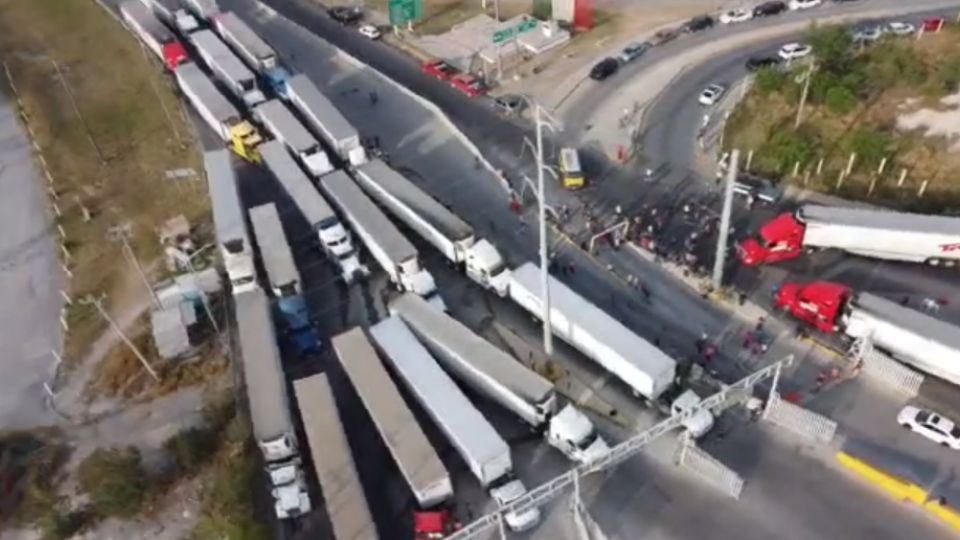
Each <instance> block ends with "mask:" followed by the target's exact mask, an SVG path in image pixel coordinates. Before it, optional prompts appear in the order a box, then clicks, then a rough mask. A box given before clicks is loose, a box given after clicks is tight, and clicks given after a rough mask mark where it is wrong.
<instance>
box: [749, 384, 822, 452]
mask: <svg viewBox="0 0 960 540" xmlns="http://www.w3.org/2000/svg"><path fill="white" fill-rule="evenodd" d="M763 419H764V420H766V421H768V422H770V423H773V424H776V425H778V426H780V427H783V428H785V429H787V430H789V431H792V432H794V433H795V434H797V435H799V436H801V437H803V438H805V439H810V440H811V441H813V442H816V443H820V444H827V443H829V442H830V441H831V440H833V436H834V434H836V432H837V423H836V422H834V421H833V420H830V419H829V418H827V417H826V416H823V415H821V414H817V413H815V412H813V411H809V410H807V409H804V408H803V407H800V406H799V405H794V404H793V403H790V402H789V401H785V400H784V399H783V398H781V397H780V395H779V394H776V393H774V394H773V396H772V397H771V398H770V403H769V404H768V405H767V408H766V410H765V411H764V413H763Z"/></svg>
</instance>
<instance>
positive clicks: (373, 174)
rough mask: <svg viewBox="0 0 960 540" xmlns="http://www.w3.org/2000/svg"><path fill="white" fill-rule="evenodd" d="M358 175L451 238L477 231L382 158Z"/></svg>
mask: <svg viewBox="0 0 960 540" xmlns="http://www.w3.org/2000/svg"><path fill="white" fill-rule="evenodd" d="M357 174H358V175H363V176H364V177H366V178H367V179H369V180H370V181H371V182H373V183H375V184H377V185H378V186H380V187H381V188H383V190H384V191H386V192H387V193H389V194H390V195H393V196H394V197H396V198H397V199H399V200H400V201H401V202H402V203H403V204H404V205H406V206H408V207H410V209H412V210H413V211H414V212H416V213H417V215H419V216H421V217H423V218H424V219H426V220H427V221H429V222H430V223H431V224H432V225H433V226H434V227H436V228H437V230H439V231H440V232H441V234H443V235H444V236H446V237H447V238H449V239H451V240H454V241H456V240H462V239H464V238H467V237H468V236H470V235H472V234H473V228H471V227H470V225H467V223H466V222H465V221H463V220H462V219H460V218H459V217H457V216H456V215H455V214H454V213H453V212H451V211H450V210H447V208H446V207H445V206H443V205H442V204H440V203H439V202H438V201H437V200H436V199H434V198H433V197H431V196H430V195H428V194H427V193H426V192H425V191H423V190H422V189H420V188H419V187H418V186H417V185H416V184H414V183H413V182H411V181H410V180H409V179H407V178H406V177H404V176H403V175H402V174H400V173H398V172H397V171H395V170H393V169H392V168H390V166H389V165H387V164H386V163H384V162H383V161H382V160H379V159H373V160H370V162H368V163H367V164H365V165H363V166H362V167H360V168H359V169H357Z"/></svg>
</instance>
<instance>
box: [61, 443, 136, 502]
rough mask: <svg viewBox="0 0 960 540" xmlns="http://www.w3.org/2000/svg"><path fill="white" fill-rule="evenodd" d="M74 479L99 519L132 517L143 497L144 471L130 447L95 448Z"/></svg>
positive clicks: (134, 451) (134, 450)
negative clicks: (102, 517)
mask: <svg viewBox="0 0 960 540" xmlns="http://www.w3.org/2000/svg"><path fill="white" fill-rule="evenodd" d="M77 479H78V480H79V484H80V489H81V490H82V491H83V492H84V493H86V494H87V496H88V497H89V498H90V506H91V509H92V510H93V512H95V513H96V514H97V515H99V516H104V517H106V516H119V517H129V516H132V515H134V514H136V513H137V512H138V511H139V510H140V507H141V506H142V505H143V502H144V500H145V498H146V490H147V478H146V472H145V471H144V469H143V463H142V462H141V459H140V451H139V450H137V449H136V448H134V447H128V448H124V449H117V448H111V449H102V448H99V449H97V450H96V451H94V452H93V453H92V454H90V456H88V457H87V458H86V459H84V460H83V462H82V463H80V467H79V468H78V469H77Z"/></svg>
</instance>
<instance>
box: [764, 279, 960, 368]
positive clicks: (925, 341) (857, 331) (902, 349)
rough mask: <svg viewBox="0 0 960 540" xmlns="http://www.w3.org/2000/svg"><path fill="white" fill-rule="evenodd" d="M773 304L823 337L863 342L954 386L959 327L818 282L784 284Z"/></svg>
mask: <svg viewBox="0 0 960 540" xmlns="http://www.w3.org/2000/svg"><path fill="white" fill-rule="evenodd" d="M776 305H777V307H779V308H781V309H783V310H785V311H787V312H789V313H790V314H791V315H793V316H794V317H796V318H797V319H800V320H801V321H804V322H806V323H808V324H811V325H813V326H815V327H816V328H817V329H819V330H821V331H823V332H827V333H841V332H842V333H843V334H844V335H845V336H847V337H849V338H851V339H858V338H869V340H870V342H871V343H872V344H873V346H874V347H876V348H877V349H878V350H880V351H882V352H884V353H887V354H889V355H890V356H892V357H893V358H896V359H897V360H899V361H901V362H903V363H905V364H908V365H910V366H912V367H914V368H916V369H919V370H920V371H924V372H926V373H930V374H932V375H935V376H937V377H940V378H941V379H944V380H946V381H948V382H951V383H953V384H957V385H960V328H957V327H956V326H954V325H952V324H949V323H947V322H944V321H942V320H940V319H937V318H936V317H932V316H930V315H928V314H926V313H922V312H920V311H917V310H914V309H911V308H909V307H907V306H904V305H901V304H899V303H897V302H893V301H890V300H887V299H886V298H882V297H879V296H876V295H873V294H870V293H863V292H861V293H855V292H853V291H852V290H851V289H849V288H848V287H845V286H843V285H839V284H836V283H829V282H824V281H821V282H815V283H808V284H799V283H787V284H784V285H783V286H782V287H781V288H780V290H779V291H778V292H777V297H776Z"/></svg>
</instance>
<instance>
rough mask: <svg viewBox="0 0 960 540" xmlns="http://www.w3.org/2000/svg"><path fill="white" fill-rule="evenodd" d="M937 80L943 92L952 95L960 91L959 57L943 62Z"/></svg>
mask: <svg viewBox="0 0 960 540" xmlns="http://www.w3.org/2000/svg"><path fill="white" fill-rule="evenodd" d="M938 78H939V83H940V87H941V88H942V89H943V91H944V92H946V93H948V94H952V93H954V92H957V91H958V90H960V57H953V58H949V59H947V60H946V61H944V63H943V64H942V65H941V66H940V72H939V74H938Z"/></svg>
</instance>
